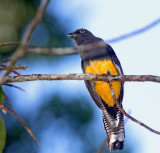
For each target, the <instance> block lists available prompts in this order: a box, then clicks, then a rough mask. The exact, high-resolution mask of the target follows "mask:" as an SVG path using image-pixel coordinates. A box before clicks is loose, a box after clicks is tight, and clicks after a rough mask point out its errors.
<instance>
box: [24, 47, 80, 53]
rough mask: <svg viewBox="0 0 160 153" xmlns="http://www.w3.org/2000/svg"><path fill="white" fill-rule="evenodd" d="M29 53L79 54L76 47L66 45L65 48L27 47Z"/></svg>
mask: <svg viewBox="0 0 160 153" xmlns="http://www.w3.org/2000/svg"><path fill="white" fill-rule="evenodd" d="M26 51H27V53H32V54H47V55H71V54H78V51H77V49H76V48H73V47H65V48H42V47H27V48H26Z"/></svg>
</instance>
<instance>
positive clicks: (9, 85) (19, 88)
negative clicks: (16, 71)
mask: <svg viewBox="0 0 160 153" xmlns="http://www.w3.org/2000/svg"><path fill="white" fill-rule="evenodd" d="M4 85H5V86H8V87H13V88H16V89H18V90H20V91H23V92H26V91H25V90H24V89H22V88H21V87H18V86H16V85H13V84H8V83H5V84H3V86H4Z"/></svg>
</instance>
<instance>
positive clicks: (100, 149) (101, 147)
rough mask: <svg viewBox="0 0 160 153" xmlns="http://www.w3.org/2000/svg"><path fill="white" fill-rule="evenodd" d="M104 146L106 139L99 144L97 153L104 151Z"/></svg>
mask: <svg viewBox="0 0 160 153" xmlns="http://www.w3.org/2000/svg"><path fill="white" fill-rule="evenodd" d="M106 144H107V138H105V139H104V141H103V143H102V144H101V146H100V148H99V150H98V152H97V153H102V152H103V150H104V148H105V146H106Z"/></svg>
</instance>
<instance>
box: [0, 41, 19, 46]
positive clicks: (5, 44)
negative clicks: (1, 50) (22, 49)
mask: <svg viewBox="0 0 160 153" xmlns="http://www.w3.org/2000/svg"><path fill="white" fill-rule="evenodd" d="M18 44H20V42H19V41H15V42H5V43H0V47H2V46H8V45H18Z"/></svg>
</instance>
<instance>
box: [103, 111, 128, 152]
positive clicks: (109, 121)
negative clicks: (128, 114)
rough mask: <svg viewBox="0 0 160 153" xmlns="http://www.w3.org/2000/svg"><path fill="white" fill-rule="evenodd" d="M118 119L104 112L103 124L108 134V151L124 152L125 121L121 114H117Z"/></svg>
mask: <svg viewBox="0 0 160 153" xmlns="http://www.w3.org/2000/svg"><path fill="white" fill-rule="evenodd" d="M115 117H116V118H114V117H113V116H111V115H110V114H108V112H107V111H106V110H105V111H104V112H103V123H104V128H105V130H106V133H107V141H108V151H109V152H112V151H115V150H122V149H123V145H124V138H125V132H124V119H123V114H122V113H121V112H117V114H116V116H115Z"/></svg>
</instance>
